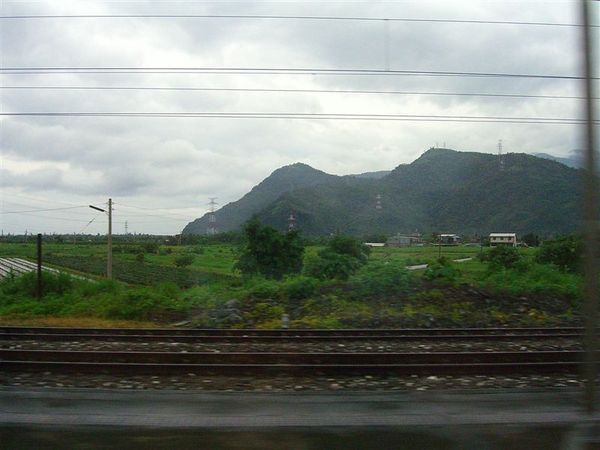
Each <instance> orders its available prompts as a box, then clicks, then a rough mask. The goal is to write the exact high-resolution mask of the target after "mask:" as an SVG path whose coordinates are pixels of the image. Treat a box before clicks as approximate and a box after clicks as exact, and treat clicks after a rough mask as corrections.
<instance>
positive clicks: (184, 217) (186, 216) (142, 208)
mask: <svg viewBox="0 0 600 450" xmlns="http://www.w3.org/2000/svg"><path fill="white" fill-rule="evenodd" d="M115 204H116V205H117V206H120V207H122V208H132V209H140V210H144V211H157V210H158V211H160V210H163V211H164V210H167V211H168V210H170V209H172V208H144V207H142V206H129V205H124V204H122V203H115ZM125 214H127V215H133V216H135V215H144V216H157V215H156V214H147V213H139V214H135V213H127V212H126V213H125ZM167 214H168V215H164V214H163V215H161V216H158V217H168V218H170V216H179V217H180V218H182V219H187V220H189V219H190V218H192V216H188V215H185V214H179V213H167ZM173 220H175V218H173Z"/></svg>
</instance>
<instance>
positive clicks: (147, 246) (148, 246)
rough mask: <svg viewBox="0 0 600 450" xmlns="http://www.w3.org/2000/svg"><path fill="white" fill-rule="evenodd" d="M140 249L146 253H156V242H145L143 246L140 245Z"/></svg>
mask: <svg viewBox="0 0 600 450" xmlns="http://www.w3.org/2000/svg"><path fill="white" fill-rule="evenodd" d="M142 248H143V249H144V251H145V252H146V253H157V252H158V244H157V243H156V242H145V243H144V244H142Z"/></svg>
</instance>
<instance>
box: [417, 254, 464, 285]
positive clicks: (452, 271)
mask: <svg viewBox="0 0 600 450" xmlns="http://www.w3.org/2000/svg"><path fill="white" fill-rule="evenodd" d="M459 275H460V270H458V269H457V268H456V267H454V266H453V265H452V264H451V263H450V261H449V260H448V258H446V257H445V256H442V257H441V258H438V259H437V260H436V261H435V262H434V263H432V264H429V266H427V269H425V272H424V273H423V278H425V279H426V280H430V281H431V280H445V281H454V280H456V278H458V276H459Z"/></svg>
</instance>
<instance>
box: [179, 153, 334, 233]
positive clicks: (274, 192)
mask: <svg viewBox="0 0 600 450" xmlns="http://www.w3.org/2000/svg"><path fill="white" fill-rule="evenodd" d="M338 178H339V177H337V176H335V175H329V174H327V173H325V172H322V171H320V170H317V169H313V168H312V167H310V166H309V165H307V164H302V163H296V164H291V165H289V166H284V167H281V168H279V169H277V170H276V171H274V172H273V173H272V174H271V175H269V176H268V177H267V178H265V179H264V180H263V181H262V182H261V183H259V184H258V185H257V186H254V187H253V188H252V190H251V191H250V192H248V193H247V194H246V195H244V196H243V197H242V198H241V199H239V200H238V201H235V202H232V203H228V204H227V205H225V206H224V207H222V208H221V209H219V210H218V211H217V212H216V218H217V226H218V230H219V231H231V230H235V229H237V228H239V227H240V225H242V224H243V223H244V222H245V221H246V220H248V219H249V218H250V217H251V216H252V215H253V214H256V213H258V212H260V211H261V210H262V209H264V208H266V207H267V206H268V205H269V204H271V203H272V202H274V201H275V200H276V199H277V198H278V197H279V196H280V195H281V194H283V193H285V192H289V191H293V190H295V189H300V188H303V187H307V186H314V185H317V184H326V183H328V182H332V181H334V180H337V179H338ZM288 214H289V212H288ZM286 218H287V216H286ZM207 229H208V214H205V215H204V216H202V217H201V218H199V219H196V220H194V221H193V222H190V223H189V224H187V225H186V227H185V228H184V229H183V233H184V234H205V233H206V231H207Z"/></svg>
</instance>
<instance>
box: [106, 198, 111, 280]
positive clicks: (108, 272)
mask: <svg viewBox="0 0 600 450" xmlns="http://www.w3.org/2000/svg"><path fill="white" fill-rule="evenodd" d="M107 247H108V255H107V258H106V278H108V279H109V280H112V198H109V199H108V245H107Z"/></svg>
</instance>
